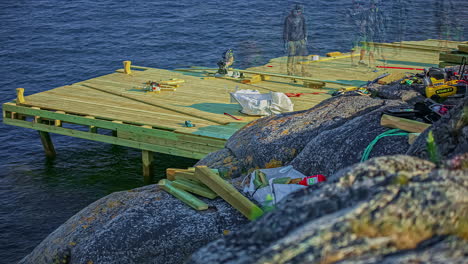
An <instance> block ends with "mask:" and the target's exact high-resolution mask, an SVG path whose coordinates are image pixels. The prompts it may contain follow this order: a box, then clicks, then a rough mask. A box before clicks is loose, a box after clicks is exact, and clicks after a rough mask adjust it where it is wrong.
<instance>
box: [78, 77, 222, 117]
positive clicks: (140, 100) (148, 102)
mask: <svg viewBox="0 0 468 264" xmlns="http://www.w3.org/2000/svg"><path fill="white" fill-rule="evenodd" d="M83 86H86V87H88V88H92V89H96V90H98V91H101V92H106V93H109V94H113V95H118V96H121V97H125V98H129V99H132V100H135V101H138V102H140V103H144V104H148V105H152V106H156V107H160V108H162V109H166V110H170V111H174V112H176V113H181V114H185V115H188V116H192V117H195V118H200V119H204V120H207V121H211V122H214V123H218V124H220V125H225V124H227V123H229V122H224V121H220V120H219V119H218V118H211V117H203V116H198V115H194V114H193V113H192V112H190V111H186V110H181V109H180V108H176V107H171V106H170V105H168V104H164V103H154V102H150V101H147V100H143V99H137V98H134V97H131V96H127V95H124V94H122V93H118V92H113V91H110V90H106V89H102V88H98V87H96V86H92V85H85V84H83Z"/></svg>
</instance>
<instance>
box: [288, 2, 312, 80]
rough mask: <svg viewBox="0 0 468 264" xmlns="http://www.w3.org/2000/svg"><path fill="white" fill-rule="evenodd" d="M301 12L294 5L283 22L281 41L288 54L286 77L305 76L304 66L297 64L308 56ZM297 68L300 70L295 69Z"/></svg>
mask: <svg viewBox="0 0 468 264" xmlns="http://www.w3.org/2000/svg"><path fill="white" fill-rule="evenodd" d="M303 12H304V7H303V6H302V5H299V4H296V5H295V6H294V8H293V9H292V10H291V13H290V14H289V15H288V16H287V17H286V19H285V20H284V28H283V40H284V46H285V50H286V51H287V53H288V62H287V72H288V75H296V76H298V75H299V76H305V70H304V64H299V62H300V61H301V60H304V59H305V56H307V54H308V52H307V26H306V20H305V18H304V15H303ZM299 65H300V66H299ZM298 66H299V67H300V70H299V69H297V68H298Z"/></svg>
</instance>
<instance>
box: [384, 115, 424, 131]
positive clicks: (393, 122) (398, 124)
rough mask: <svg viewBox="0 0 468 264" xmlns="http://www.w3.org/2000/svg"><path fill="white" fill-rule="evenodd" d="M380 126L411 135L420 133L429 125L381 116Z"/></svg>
mask: <svg viewBox="0 0 468 264" xmlns="http://www.w3.org/2000/svg"><path fill="white" fill-rule="evenodd" d="M380 125H381V126H384V127H389V128H398V129H401V130H404V131H408V132H412V133H422V132H423V131H424V130H426V129H427V128H428V127H430V126H431V125H429V124H426V123H422V122H418V121H414V120H411V119H406V118H400V117H395V116H390V115H382V118H381V119H380Z"/></svg>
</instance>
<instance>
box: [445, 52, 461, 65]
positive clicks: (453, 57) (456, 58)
mask: <svg viewBox="0 0 468 264" xmlns="http://www.w3.org/2000/svg"><path fill="white" fill-rule="evenodd" d="M463 58H466V59H468V54H456V53H445V52H444V53H440V56H439V60H440V61H444V62H450V63H457V64H460V63H461V61H462V59H463Z"/></svg>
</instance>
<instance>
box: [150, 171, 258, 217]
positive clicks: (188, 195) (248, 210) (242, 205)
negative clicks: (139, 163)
mask: <svg viewBox="0 0 468 264" xmlns="http://www.w3.org/2000/svg"><path fill="white" fill-rule="evenodd" d="M166 176H167V179H163V180H161V181H159V185H160V186H161V188H162V189H163V190H165V191H166V192H168V193H169V194H171V195H173V196H174V197H176V198H177V199H179V200H180V201H182V202H184V203H185V204H187V205H188V206H190V207H192V208H194V209H195V210H207V209H208V207H209V206H208V205H207V204H206V203H205V202H203V201H202V200H200V199H199V198H197V197H196V196H195V195H197V196H201V197H204V198H208V199H214V198H216V197H221V198H222V199H224V200H225V201H226V202H228V203H229V204H230V205H232V206H233V207H234V208H235V209H237V210H238V211H239V212H240V213H242V214H243V215H244V216H245V217H246V218H247V219H249V220H255V219H257V218H258V217H260V216H261V215H263V211H262V209H260V208H259V207H258V206H257V205H255V204H254V203H253V202H251V201H250V200H249V199H247V198H246V197H245V196H243V195H242V194H241V193H240V192H239V191H237V189H236V188H234V186H232V185H231V184H229V183H228V182H227V181H226V180H224V179H223V178H222V177H221V176H220V175H219V172H218V170H216V169H210V168H208V167H206V166H197V167H196V168H187V169H175V168H169V169H167V170H166Z"/></svg>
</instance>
